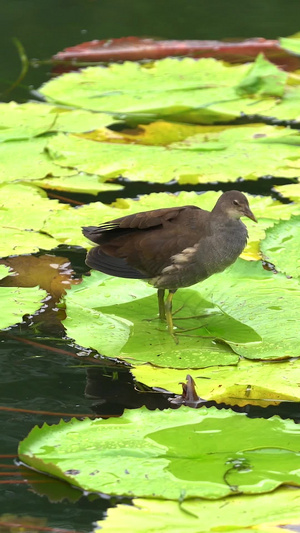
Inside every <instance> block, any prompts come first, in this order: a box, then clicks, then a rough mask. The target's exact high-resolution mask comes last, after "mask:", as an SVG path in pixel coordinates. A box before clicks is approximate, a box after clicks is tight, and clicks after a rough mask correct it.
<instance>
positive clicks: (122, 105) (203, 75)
mask: <svg viewBox="0 0 300 533" xmlns="http://www.w3.org/2000/svg"><path fill="white" fill-rule="evenodd" d="M262 64H263V65H262ZM254 65H255V69H256V70H255V76H254V75H253V67H252V65H250V66H249V64H246V65H236V66H232V65H226V64H225V63H223V62H222V61H217V60H215V59H210V58H207V59H200V60H197V61H196V60H194V59H189V58H186V59H183V60H182V59H180V60H178V59H174V58H167V59H163V60H161V61H155V62H152V63H151V64H145V65H144V64H138V63H133V62H127V63H126V62H125V63H124V64H123V65H118V64H111V65H109V66H108V67H105V68H104V67H90V68H87V69H83V70H81V71H80V72H76V73H74V72H72V73H67V74H64V75H63V76H60V77H59V78H55V79H52V80H51V81H49V82H48V83H46V84H45V85H43V86H42V88H41V89H40V92H41V93H42V94H43V95H44V96H46V98H47V99H48V100H49V101H50V102H58V103H63V104H67V105H73V106H77V107H80V108H86V109H89V110H90V109H93V110H96V111H104V112H105V111H106V112H113V113H115V116H117V117H119V118H121V119H124V118H125V119H126V120H131V121H132V122H134V123H135V124H137V123H139V122H140V123H142V122H151V121H153V120H157V119H159V118H167V119H168V120H175V121H177V122H192V123H199V124H200V123H202V124H203V123H204V124H209V123H214V122H220V121H222V122H225V121H231V120H233V119H234V118H239V117H240V116H241V114H243V115H259V114H260V115H262V116H275V115H276V114H277V113H278V108H280V102H278V99H277V98H278V95H279V94H280V95H283V99H284V98H285V97H286V96H287V95H289V94H290V93H292V95H293V96H294V97H295V102H294V114H295V113H297V115H299V113H298V110H297V100H298V109H299V98H300V93H299V91H298V88H297V87H288V86H287V84H286V85H285V86H284V82H285V80H286V74H285V73H283V72H282V71H281V70H280V69H279V68H278V67H276V66H274V65H272V64H271V63H269V62H268V61H267V60H265V59H264V58H262V57H258V58H257V60H256V62H255V63H254ZM266 65H268V68H266ZM270 70H271V71H272V75H270ZM251 76H252V77H251ZM254 78H255V79H254ZM253 79H254V81H253ZM249 84H250V85H249ZM241 88H244V92H242V93H241ZM246 89H247V90H246ZM250 89H251V90H250ZM270 95H273V98H272V97H271V96H270ZM286 118H292V117H286Z"/></svg>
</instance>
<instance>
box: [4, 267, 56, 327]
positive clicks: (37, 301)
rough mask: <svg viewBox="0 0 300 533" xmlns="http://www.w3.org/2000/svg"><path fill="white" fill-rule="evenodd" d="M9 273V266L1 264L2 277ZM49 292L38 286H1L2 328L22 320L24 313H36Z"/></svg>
mask: <svg viewBox="0 0 300 533" xmlns="http://www.w3.org/2000/svg"><path fill="white" fill-rule="evenodd" d="M8 274H9V270H8V268H6V267H4V265H0V276H1V278H3V277H5V276H7V275H8ZM46 296H47V293H46V292H45V291H43V290H40V289H39V288H38V287H32V288H23V287H0V298H1V310H2V312H1V314H0V329H5V328H8V327H9V326H13V325H14V324H17V323H18V322H21V321H22V318H23V315H25V314H33V313H35V312H36V311H37V310H38V309H39V308H40V307H41V305H42V300H43V299H44V298H45V297H46Z"/></svg>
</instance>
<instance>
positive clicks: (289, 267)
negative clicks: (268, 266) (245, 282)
mask: <svg viewBox="0 0 300 533" xmlns="http://www.w3.org/2000/svg"><path fill="white" fill-rule="evenodd" d="M299 249H300V216H299V215H298V216H292V217H291V218H290V219H289V220H283V221H281V222H279V223H278V224H276V225H275V226H273V227H272V228H269V229H268V230H267V231H266V238H265V239H264V240H263V241H262V243H261V251H262V252H263V254H264V256H265V258H266V259H267V260H268V261H270V262H271V263H273V264H274V265H275V268H276V269H277V270H280V272H284V273H285V274H287V275H288V276H293V277H299V276H300V256H299Z"/></svg>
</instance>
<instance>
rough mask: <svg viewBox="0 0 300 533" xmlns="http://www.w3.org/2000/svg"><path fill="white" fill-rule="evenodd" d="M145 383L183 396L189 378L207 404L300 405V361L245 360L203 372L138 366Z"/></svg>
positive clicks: (137, 373) (137, 375)
mask: <svg viewBox="0 0 300 533" xmlns="http://www.w3.org/2000/svg"><path fill="white" fill-rule="evenodd" d="M131 372H132V374H133V375H134V377H135V378H136V379H137V381H139V382H141V383H145V384H146V385H147V386H149V387H155V388H156V387H159V388H160V389H165V390H167V391H170V392H172V393H176V394H181V392H182V385H181V383H182V382H184V381H185V378H186V374H187V373H188V374H190V375H191V376H192V378H193V379H194V381H195V384H196V387H197V393H198V395H199V396H201V398H204V399H205V400H207V401H211V400H213V401H216V402H217V403H226V404H227V405H239V406H245V405H249V404H251V405H259V406H261V407H267V406H268V405H278V403H280V402H299V401H300V388H299V386H298V383H300V360H299V359H295V360H292V361H281V362H279V361H278V362H277V363H276V364H274V363H273V362H272V363H267V362H266V361H249V360H246V359H241V360H240V361H239V362H238V364H237V365H231V366H226V367H225V366H223V367H221V366H215V367H209V368H203V369H201V371H200V370H193V369H186V370H178V369H174V368H157V367H154V366H153V365H138V366H136V367H135V368H132V369H131Z"/></svg>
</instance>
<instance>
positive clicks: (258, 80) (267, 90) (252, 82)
mask: <svg viewBox="0 0 300 533" xmlns="http://www.w3.org/2000/svg"><path fill="white" fill-rule="evenodd" d="M287 78H288V74H287V73H286V72H284V71H283V70H281V69H280V68H278V67H277V66H275V65H274V64H273V63H271V62H270V61H268V60H267V59H265V57H264V55H263V54H259V55H258V56H257V58H256V60H255V61H254V63H253V65H252V66H251V67H250V68H249V71H248V72H247V74H246V76H245V77H244V78H243V79H242V80H241V81H240V83H239V84H238V86H237V92H238V93H239V94H242V95H244V96H247V95H255V94H257V95H258V94H260V95H266V96H279V97H281V96H283V93H284V87H285V84H286V81H287Z"/></svg>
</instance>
